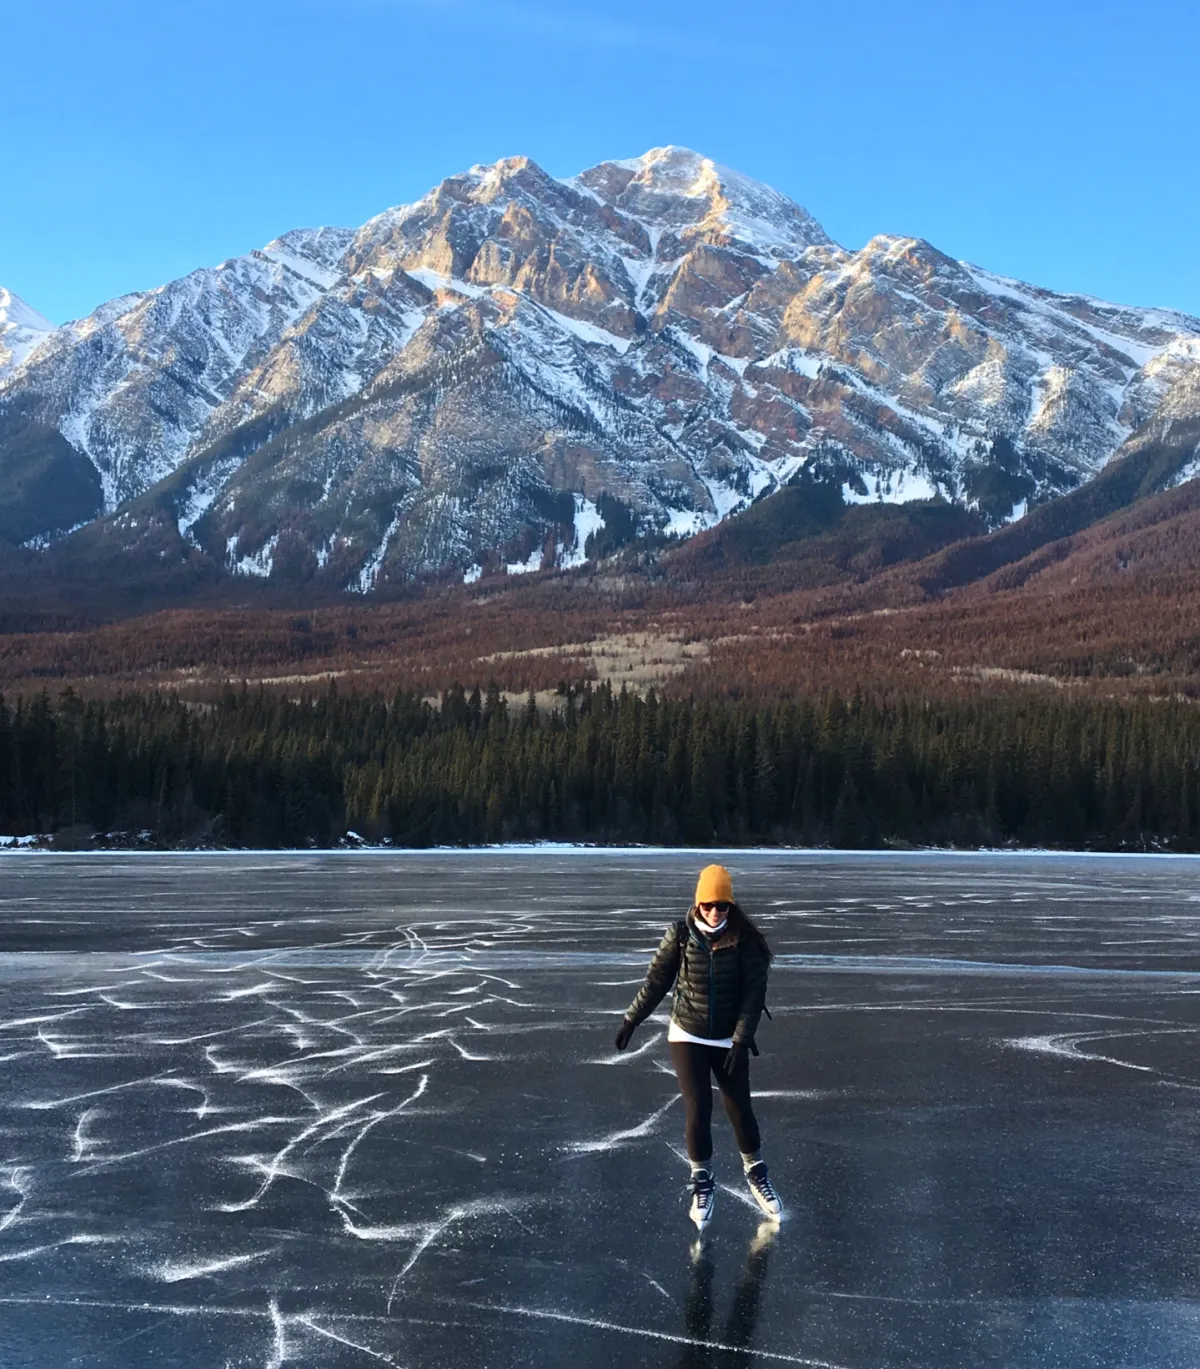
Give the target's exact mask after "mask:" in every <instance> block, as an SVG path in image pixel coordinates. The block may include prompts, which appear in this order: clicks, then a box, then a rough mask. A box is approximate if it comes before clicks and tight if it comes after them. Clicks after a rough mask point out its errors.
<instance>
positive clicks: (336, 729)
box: [0, 473, 1200, 850]
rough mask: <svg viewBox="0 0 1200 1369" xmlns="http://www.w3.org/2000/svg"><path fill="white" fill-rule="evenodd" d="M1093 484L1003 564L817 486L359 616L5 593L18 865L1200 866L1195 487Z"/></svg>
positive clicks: (966, 527)
mask: <svg viewBox="0 0 1200 1369" xmlns="http://www.w3.org/2000/svg"><path fill="white" fill-rule="evenodd" d="M1118 474H1119V473H1118ZM1106 475H1107V473H1106ZM1113 479H1114V480H1115V477H1114V478H1113ZM1104 480H1105V476H1101V477H1100V478H1098V480H1096V481H1093V482H1092V484H1091V485H1089V486H1087V487H1084V488H1083V489H1082V490H1080V491H1076V492H1075V494H1073V495H1068V496H1066V497H1065V498H1064V499H1060V500H1056V501H1053V503H1051V504H1049V505H1045V506H1042V507H1041V508H1038V509H1035V510H1034V511H1033V512H1032V513H1031V514H1029V515H1028V516H1027V517H1026V518H1025V519H1022V520H1021V521H1020V522H1018V523H1015V524H1012V525H1009V526H1007V527H1004V528H1001V529H1000V530H999V531H996V532H992V533H990V534H988V533H985V531H984V530H983V529H982V528H981V527H980V526H979V525H978V524H977V523H976V522H975V520H974V516H973V515H971V514H969V513H965V512H963V511H962V510H960V509H956V508H954V507H952V506H950V505H948V504H944V503H941V502H940V501H939V502H930V503H925V504H909V505H903V506H867V505H859V506H853V507H845V506H843V505H842V504H841V500H840V495H837V493H836V491H833V492H831V491H829V490H828V489H827V488H825V489H823V488H822V487H818V486H815V485H807V486H806V485H804V484H800V485H797V486H794V487H790V488H789V489H787V490H784V491H782V492H781V493H780V494H778V495H776V496H774V497H773V498H771V499H769V500H765V501H763V502H762V503H761V504H758V505H754V506H752V507H751V508H750V509H749V510H747V512H746V513H744V514H742V515H740V516H738V517H736V518H734V519H731V520H729V521H728V522H727V523H725V524H722V525H720V526H719V527H717V528H714V529H712V530H711V531H710V532H708V533H705V534H702V535H701V536H699V537H696V538H694V539H692V540H691V541H689V542H687V543H683V544H677V545H661V546H647V545H646V544H643V543H637V544H630V545H627V546H626V547H624V548H619V549H617V550H616V551H615V552H614V553H613V554H612V555H609V556H607V557H606V558H604V559H603V560H600V561H598V562H593V563H589V564H588V565H586V566H584V567H582V568H581V569H579V570H576V571H570V572H555V571H545V572H541V573H538V574H533V575H525V576H520V577H517V576H512V577H507V576H505V575H503V574H494V575H485V576H484V577H483V578H482V579H481V580H479V581H478V582H476V583H475V584H473V585H469V586H467V585H462V584H454V583H447V582H444V581H443V582H436V581H435V582H429V583H425V584H420V585H410V586H402V587H393V588H392V589H391V590H390V591H388V592H387V593H385V594H384V595H381V596H380V597H379V598H377V599H373V600H368V601H364V600H362V599H358V598H355V599H354V600H353V601H350V599H349V598H347V599H342V600H337V601H324V602H314V601H313V600H312V598H311V596H310V595H308V594H306V588H305V586H304V585H303V584H302V583H298V584H292V585H284V586H280V585H278V584H275V583H273V582H270V583H260V582H248V581H245V580H237V581H231V580H230V579H229V578H228V577H223V578H219V579H218V580H216V581H213V582H212V583H207V582H206V583H203V584H199V585H195V584H193V585H192V586H191V587H190V588H189V589H188V590H187V591H186V594H187V604H186V606H181V601H182V600H183V599H184V597H185V596H184V593H183V591H181V589H180V586H179V585H178V584H175V585H171V584H169V583H164V584H150V585H148V586H147V587H145V588H144V592H143V593H142V594H141V598H142V599H143V601H146V602H154V601H155V597H156V596H157V602H159V603H161V604H163V605H164V606H163V607H160V608H158V609H156V610H155V611H151V612H143V613H131V612H129V611H128V609H127V607H126V608H124V609H123V608H122V607H121V606H120V605H119V604H118V605H117V606H116V607H114V605H113V603H109V604H107V605H106V604H105V603H104V602H103V600H102V599H101V597H100V596H99V595H98V593H97V592H96V591H95V590H94V589H90V588H89V587H88V586H87V585H85V584H84V583H83V582H82V581H81V580H80V579H79V578H78V577H76V578H75V579H74V580H72V579H71V577H70V574H69V567H68V568H64V563H59V564H58V565H57V566H56V564H55V563H53V562H51V563H50V565H49V566H48V567H47V568H46V569H45V570H44V572H42V573H41V574H40V575H39V576H38V578H37V579H34V578H33V577H31V576H29V575H28V574H26V573H24V572H23V571H22V569H21V567H20V566H16V567H15V569H14V573H13V574H12V575H11V576H7V577H6V579H7V581H8V586H7V590H5V589H3V588H0V695H3V698H4V700H5V702H4V704H3V706H2V707H0V832H7V833H11V834H21V833H27V832H36V833H53V834H55V835H54V840H55V841H57V842H58V843H59V844H81V843H82V844H86V843H89V842H91V841H94V840H100V841H104V840H126V839H129V835H128V834H130V833H134V832H140V833H142V834H143V835H142V837H141V839H142V840H144V841H148V842H151V843H185V844H196V843H210V844H221V843H225V844H231V845H251V844H252V845H306V844H309V845H311V844H316V845H323V844H329V843H333V842H336V841H338V840H339V839H341V838H342V837H343V834H344V833H345V832H346V830H347V828H350V829H353V830H354V831H356V832H358V833H360V834H362V836H364V837H366V838H368V839H379V840H389V841H394V842H397V843H402V844H406V845H426V844H430V843H442V842H449V843H454V842H476V841H484V840H508V839H521V840H526V839H537V838H555V839H572V840H576V839H583V840H597V841H650V842H679V841H685V842H689V843H698V844H704V843H710V842H720V843H741V842H766V843H780V842H783V843H805V844H809V843H812V844H821V843H824V844H833V845H839V846H879V845H885V844H898V845H904V844H921V843H929V842H938V843H943V842H949V843H955V844H960V845H992V844H1003V843H1014V844H1026V843H1030V844H1042V845H1052V846H1054V845H1061V846H1073V847H1095V848H1099V849H1174V850H1196V849H1200V708H1197V701H1198V700H1200V482H1197V481H1192V482H1189V483H1187V484H1183V485H1180V486H1179V487H1178V488H1174V489H1167V490H1166V491H1165V492H1162V493H1157V494H1150V495H1148V496H1147V497H1142V498H1138V497H1136V491H1135V493H1134V496H1133V497H1130V496H1129V495H1128V493H1124V494H1122V493H1120V492H1119V491H1118V493H1117V494H1116V495H1113V494H1112V493H1111V489H1112V487H1113V480H1110V481H1109V492H1108V493H1106V492H1105V487H1104V485H1103V482H1104ZM1096 487H1100V488H1099V490H1097V488H1096ZM1072 501H1073V502H1072ZM1106 501H1107V502H1106ZM136 597H137V596H136V595H135V596H134V598H136ZM111 833H121V834H125V835H124V836H115V837H114V836H107V835H106V834H111Z"/></svg>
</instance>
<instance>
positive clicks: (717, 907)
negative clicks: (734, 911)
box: [700, 899, 733, 913]
mask: <svg viewBox="0 0 1200 1369" xmlns="http://www.w3.org/2000/svg"><path fill="white" fill-rule="evenodd" d="M700 907H701V908H703V909H704V911H705V912H706V913H712V912H717V913H727V912H728V911H729V910H730V908H732V907H733V905H732V904H731V903H726V902H725V900H724V899H720V900H718V901H717V902H716V903H702V904H701V905H700Z"/></svg>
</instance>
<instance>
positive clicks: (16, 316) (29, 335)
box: [0, 286, 54, 382]
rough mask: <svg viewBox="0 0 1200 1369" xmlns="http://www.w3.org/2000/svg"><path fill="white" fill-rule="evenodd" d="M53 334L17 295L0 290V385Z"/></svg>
mask: <svg viewBox="0 0 1200 1369" xmlns="http://www.w3.org/2000/svg"><path fill="white" fill-rule="evenodd" d="M53 331H54V324H52V323H51V322H50V320H49V319H45V318H43V317H42V316H41V314H39V313H38V312H37V310H36V309H31V308H30V307H29V305H28V304H26V303H25V301H24V300H23V299H22V298H21V296H20V295H14V294H13V292H12V291H11V290H6V289H4V287H3V286H0V382H2V381H3V380H4V378H5V377H6V376H7V375H9V374H10V373H11V372H12V371H15V370H16V369H17V367H18V366H19V365H20V364H21V363H22V362H23V361H24V360H25V358H26V357H27V356H28V355H29V353H30V352H32V351H33V349H34V348H35V347H36V346H37V345H38V344H39V343H40V342H42V341H43V339H44V338H45V337H46V336H47V335H48V334H49V333H52V332H53Z"/></svg>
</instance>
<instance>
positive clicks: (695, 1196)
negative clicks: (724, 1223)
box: [688, 1169, 717, 1231]
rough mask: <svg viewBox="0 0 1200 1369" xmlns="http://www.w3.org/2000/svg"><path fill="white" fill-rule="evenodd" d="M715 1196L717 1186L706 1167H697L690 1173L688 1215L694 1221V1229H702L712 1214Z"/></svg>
mask: <svg viewBox="0 0 1200 1369" xmlns="http://www.w3.org/2000/svg"><path fill="white" fill-rule="evenodd" d="M716 1196H717V1186H716V1184H715V1183H714V1182H713V1176H712V1175H711V1174H710V1173H709V1171H708V1170H706V1169H699V1170H697V1171H696V1173H695V1174H693V1175H692V1202H691V1206H690V1207H689V1208H688V1216H689V1217H690V1218H691V1219H692V1221H694V1222H695V1223H696V1230H697V1231H703V1230H704V1228H705V1227H706V1226H707V1225H708V1222H709V1219H710V1218H711V1217H712V1214H713V1202H714V1200H715V1199H716Z"/></svg>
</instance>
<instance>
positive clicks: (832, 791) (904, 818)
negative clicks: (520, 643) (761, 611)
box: [0, 688, 1200, 851]
mask: <svg viewBox="0 0 1200 1369" xmlns="http://www.w3.org/2000/svg"><path fill="white" fill-rule="evenodd" d="M559 703H560V707H559V708H558V709H556V710H554V711H551V712H546V711H539V710H538V709H537V708H536V706H535V705H534V704H533V702H532V700H531V701H530V702H528V703H527V704H526V705H524V706H523V707H517V708H509V707H506V705H505V703H504V701H503V699H502V697H501V696H500V694H499V692H498V691H497V690H496V689H494V688H493V689H491V690H489V691H488V692H487V694H486V695H481V694H480V691H479V690H475V691H473V692H472V693H470V694H467V693H466V692H465V691H463V690H453V691H451V692H449V693H447V694H446V695H445V696H444V697H443V699H442V701H441V704H440V707H434V706H431V705H429V704H428V703H426V702H424V701H422V700H421V699H420V698H417V697H415V696H412V695H407V694H398V695H397V696H396V697H395V698H394V699H392V700H390V701H388V700H385V699H383V698H378V697H370V696H363V695H348V696H342V695H339V694H337V693H336V692H334V691H331V692H329V693H328V694H324V695H321V696H318V697H314V698H311V699H305V700H300V701H297V700H289V699H285V698H282V697H280V696H278V695H274V694H269V693H266V692H250V691H243V692H241V693H234V692H229V693H227V694H226V695H225V696H224V697H223V698H222V699H221V700H220V701H219V702H217V703H215V704H208V705H195V704H187V703H184V702H181V701H179V700H177V699H173V698H163V697H145V696H140V697H135V696H129V697H121V698H117V699H114V700H109V701H105V702H96V701H91V702H83V701H81V700H80V699H78V698H77V697H75V696H74V695H72V694H70V693H67V694H64V695H63V696H61V697H60V698H59V699H57V700H51V699H50V698H49V697H47V696H45V695H42V696H40V697H37V698H34V699H24V700H18V701H17V702H16V703H15V705H6V704H5V703H4V701H3V700H0V832H6V833H9V834H13V835H22V834H26V833H34V832H42V833H44V832H56V833H58V834H59V838H60V840H61V841H62V842H63V843H64V844H68V843H71V842H75V843H78V842H86V841H88V840H89V839H90V834H91V833H92V832H99V833H108V832H113V831H120V832H125V833H137V832H143V833H147V834H149V836H148V839H149V840H152V841H156V842H160V843H163V844H170V843H180V842H182V843H199V842H214V843H222V844H228V845H234V846H304V845H314V844H315V845H325V844H329V843H332V842H335V841H337V840H339V839H340V838H341V836H342V834H343V833H344V832H345V831H346V830H347V828H350V829H353V830H355V831H357V832H359V833H361V834H362V835H363V836H364V837H367V838H370V839H383V838H387V839H390V840H392V841H395V842H397V843H400V844H403V845H413V846H425V845H430V844H441V843H459V842H482V841H501V840H529V839H536V838H544V837H545V838H558V839H586V840H595V841H613V842H621V841H636V842H662V843H687V844H697V845H705V844H708V843H713V842H716V843H730V844H737V843H743V842H766V843H774V842H779V843H802V844H832V845H835V846H842V847H869V846H878V845H882V844H885V843H887V842H890V841H897V842H912V843H954V844H959V845H992V844H999V843H1003V842H1009V841H1015V842H1020V843H1029V844H1044V845H1054V846H1071V847H1097V848H1109V849H1142V848H1146V847H1164V848H1169V849H1175V850H1184V851H1190V850H1196V849H1200V792H1198V783H1200V709H1197V708H1195V707H1192V706H1190V705H1187V704H1184V703H1172V702H1149V701H1147V702H1132V703H1116V702H1111V701H1105V702H1094V701H1087V700H1079V699H1076V700H1067V699H1063V698H1061V697H1058V698H1053V699H1050V698H1045V697H1038V696H1031V695H1024V696H1018V695H1005V696H998V697H995V698H991V699H984V698H976V699H964V700H960V701H945V702H930V701H921V700H918V699H913V700H911V701H909V702H900V703H880V702H876V701H873V700H871V699H868V698H865V697H853V698H845V697H838V696H836V695H831V696H827V697H823V698H819V699H811V700H797V701H788V702H779V703H773V704H768V705H754V704H750V703H746V702H740V701H736V700H732V699H715V700H709V701H702V702H696V701H687V700H685V701H676V700H663V699H657V698H655V697H654V695H653V694H652V695H650V696H649V697H648V698H645V699H643V698H640V697H638V696H635V695H626V694H624V693H622V694H621V695H614V694H612V693H611V692H610V691H609V690H608V689H607V688H600V689H596V690H591V689H589V690H585V691H584V692H581V693H571V694H568V695H566V696H565V697H562V698H561V699H560V700H559Z"/></svg>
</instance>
